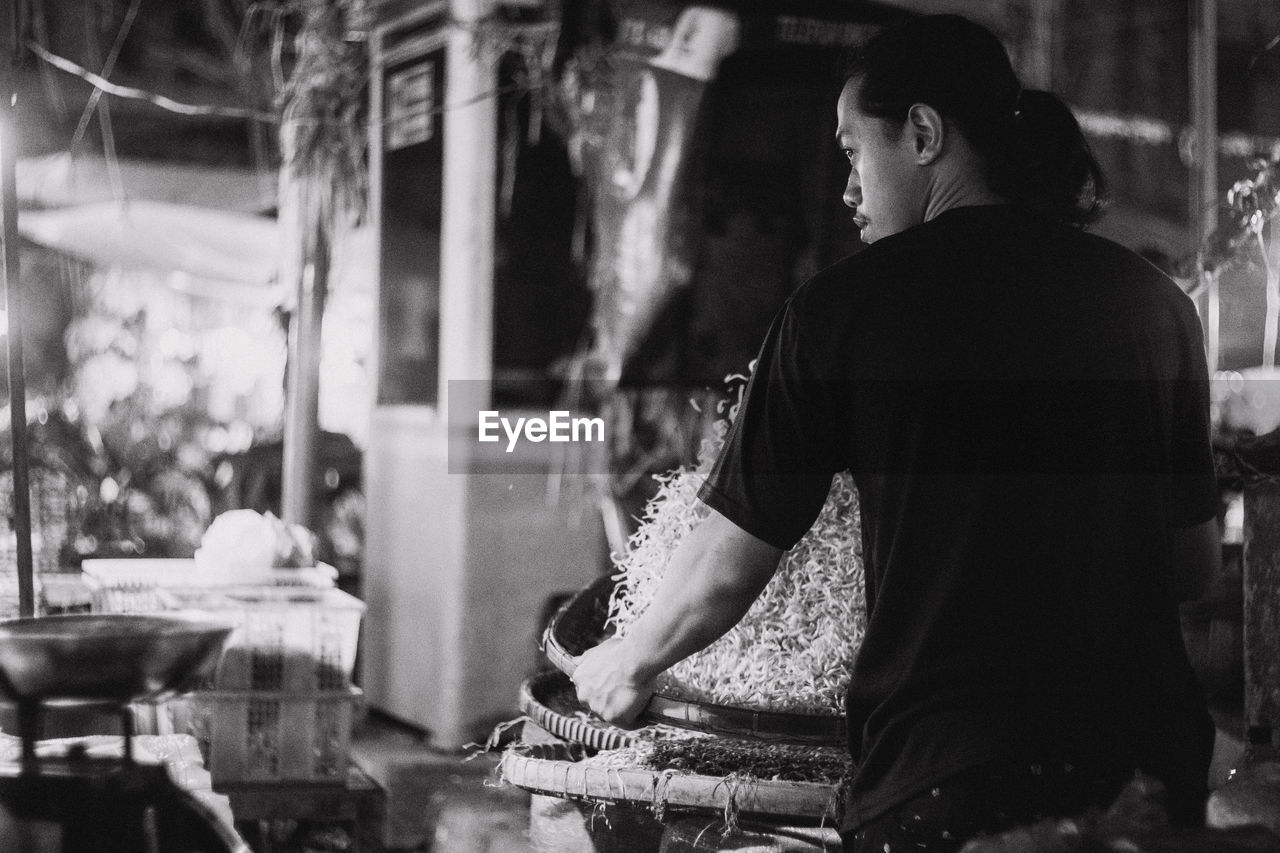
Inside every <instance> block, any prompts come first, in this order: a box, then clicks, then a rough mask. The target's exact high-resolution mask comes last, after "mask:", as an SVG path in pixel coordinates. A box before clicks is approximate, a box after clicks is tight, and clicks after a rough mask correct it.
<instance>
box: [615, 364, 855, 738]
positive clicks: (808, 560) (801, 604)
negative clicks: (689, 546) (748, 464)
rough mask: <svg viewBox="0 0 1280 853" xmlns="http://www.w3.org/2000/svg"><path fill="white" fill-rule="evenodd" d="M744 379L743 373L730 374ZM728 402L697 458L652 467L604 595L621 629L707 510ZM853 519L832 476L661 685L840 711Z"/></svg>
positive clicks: (770, 704) (851, 613)
mask: <svg viewBox="0 0 1280 853" xmlns="http://www.w3.org/2000/svg"><path fill="white" fill-rule="evenodd" d="M730 379H736V380H737V381H743V378H742V377H730ZM737 408H738V407H737V406H734V407H733V408H732V409H730V410H729V412H728V413H727V414H726V416H725V417H724V418H721V419H719V420H717V421H716V422H715V423H714V424H713V432H712V435H711V437H710V438H708V439H707V440H705V441H704V442H703V445H702V448H701V452H700V453H699V459H698V464H697V465H696V466H694V467H690V466H681V467H680V468H677V469H675V470H674V471H670V472H668V473H666V474H661V475H657V476H656V478H655V479H656V480H657V481H658V484H659V487H658V491H657V494H655V495H654V497H653V499H652V500H650V501H649V503H648V504H647V505H646V507H645V510H644V517H643V519H642V521H641V524H640V527H639V529H637V531H636V532H635V533H634V534H633V535H632V537H631V539H630V540H629V542H628V546H629V547H628V550H627V552H626V553H625V554H621V555H619V554H614V555H613V561H614V567H615V569H616V570H617V575H616V576H617V577H619V578H620V583H619V584H618V585H617V587H616V589H615V590H614V593H613V596H612V598H611V599H610V602H609V622H610V624H611V625H612V626H613V627H614V628H615V629H616V632H617V633H618V634H619V635H624V636H625V634H626V632H627V628H628V627H629V626H630V625H632V624H633V623H634V622H635V620H636V619H637V618H639V616H640V615H641V614H642V613H643V612H644V611H645V609H646V608H647V607H648V606H649V604H650V602H651V601H652V600H653V596H654V593H655V592H656V590H657V585H658V582H659V581H660V580H661V579H662V574H663V572H664V571H666V567H667V564H668V562H669V561H670V558H671V554H672V552H673V551H674V550H675V548H676V545H677V544H679V542H680V540H681V539H683V538H684V537H685V536H686V535H687V534H688V533H689V531H690V530H692V529H693V528H694V527H695V526H696V525H697V524H698V523H699V522H700V521H701V520H702V519H703V518H705V517H706V515H707V513H708V512H709V510H708V509H707V507H706V506H705V505H704V504H702V503H701V502H700V501H698V500H697V493H698V489H699V488H700V487H701V486H702V483H703V481H704V480H705V479H706V477H707V475H708V474H709V473H710V471H711V467H712V465H713V464H714V462H715V459H716V456H717V455H718V454H719V452H720V449H721V448H722V447H723V446H724V442H725V436H726V435H727V434H728V431H729V424H730V423H731V422H732V420H733V416H734V415H735V414H736V412H737ZM865 614H866V607H865V597H864V574H863V564H862V535H861V518H860V515H859V512H858V494H857V490H856V488H855V487H854V483H853V478H852V477H851V476H850V475H849V474H848V473H847V472H846V473H841V474H838V475H836V476H835V477H834V478H832V481H831V491H830V492H829V494H828V495H827V501H826V504H825V505H824V506H823V508H822V511H821V513H820V514H819V516H818V518H817V520H816V521H815V522H814V524H813V526H812V527H811V528H810V530H809V532H808V533H806V534H805V536H804V538H802V539H801V540H800V542H798V543H797V544H796V545H795V547H793V548H792V549H791V550H790V551H787V552H786V553H785V554H784V555H783V557H782V561H781V563H780V565H779V568H778V572H777V574H775V575H774V577H773V579H772V580H771V581H770V582H769V584H768V586H767V587H766V588H765V590H764V592H763V594H762V595H761V596H760V598H759V599H757V600H756V602H755V604H754V605H752V607H751V610H750V611H749V612H748V613H747V615H746V616H745V617H744V618H743V619H742V621H741V622H739V623H738V625H736V626H735V627H734V628H733V629H731V630H730V631H729V632H728V633H727V634H725V635H724V636H723V637H721V638H720V639H719V640H717V641H716V642H715V643H713V644H712V645H711V646H709V647H708V648H706V649H705V650H703V651H702V652H700V653H698V654H696V655H692V656H691V657H689V658H686V659H685V660H683V661H681V662H680V663H678V664H676V665H675V666H673V667H672V668H671V669H670V670H668V671H667V673H666V674H665V675H664V681H663V683H662V685H661V689H662V690H663V692H665V693H668V694H671V695H675V696H678V697H680V698H683V699H688V700H693V701H701V702H711V703H716V704H721V705H734V706H739V707H745V708H752V709H756V710H769V711H779V712H792V713H830V714H839V713H842V710H843V700H844V693H845V690H846V688H847V687H848V684H849V674H850V671H851V669H852V665H853V657H854V654H855V653H856V652H857V649H858V646H859V644H860V643H861V642H862V636H863V633H864V631H865V629H866V615H865Z"/></svg>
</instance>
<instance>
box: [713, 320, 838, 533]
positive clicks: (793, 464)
mask: <svg viewBox="0 0 1280 853" xmlns="http://www.w3.org/2000/svg"><path fill="white" fill-rule="evenodd" d="M798 313H799V312H798V311H797V309H796V305H795V300H794V298H793V299H792V300H789V301H788V302H787V304H786V305H785V306H784V307H783V309H782V311H781V312H779V314H778V315H777V316H776V317H775V318H774V320H773V323H772V325H771V326H770V328H769V332H768V334H767V335H766V336H765V340H764V344H763V345H762V346H761V348H760V355H759V357H758V358H757V360H756V367H755V370H754V372H753V373H752V375H751V379H750V380H749V381H748V383H747V388H746V391H745V392H744V394H743V398H742V404H741V406H740V407H739V409H738V413H737V415H736V417H735V418H734V421H733V425H732V427H731V428H730V430H729V434H728V436H727V438H726V441H725V446H724V448H723V449H722V450H721V452H720V456H719V457H718V458H717V460H716V463H715V466H714V467H713V468H712V471H711V474H710V476H709V477H708V478H707V481H706V482H705V483H704V484H703V486H702V488H701V490H700V491H699V493H698V497H699V498H700V499H701V500H702V501H703V502H704V503H706V504H707V505H708V506H710V507H711V508H713V509H715V510H716V511H718V512H719V513H721V514H722V515H724V516H725V517H726V518H728V519H729V520H730V521H732V522H733V523H735V524H737V525H738V526H739V527H741V528H742V529H743V530H745V531H747V532H748V533H750V534H752V535H753V536H755V537H757V538H759V539H762V540H764V541H765V542H768V543H769V544H770V545H773V546H774V547H777V548H782V549H784V550H785V549H787V548H790V547H791V546H793V545H795V543H796V542H798V541H799V540H800V538H801V537H802V536H804V534H805V533H806V532H807V531H808V530H809V528H810V526H812V524H813V522H814V519H816V518H817V517H818V513H819V512H821V510H822V505H823V503H824V502H825V501H826V497H827V493H828V492H829V491H830V488H831V477H832V476H833V475H834V474H835V473H836V472H837V471H838V470H839V469H840V467H841V466H839V465H838V464H837V463H836V462H835V460H836V459H837V458H838V456H839V452H838V447H839V443H838V441H837V440H836V439H835V438H833V435H832V433H833V428H834V423H833V420H832V417H831V414H832V413H831V411H830V401H829V400H828V399H827V391H826V389H825V388H824V382H823V381H822V378H821V375H820V374H819V372H818V371H816V370H814V369H813V363H814V360H815V354H814V353H812V352H811V349H812V347H811V346H810V344H809V341H808V340H807V338H806V336H805V335H804V334H802V332H801V327H802V325H803V323H802V321H801V318H800V317H799V316H798Z"/></svg>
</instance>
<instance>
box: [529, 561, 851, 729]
mask: <svg viewBox="0 0 1280 853" xmlns="http://www.w3.org/2000/svg"><path fill="white" fill-rule="evenodd" d="M615 584H616V581H615V579H614V578H613V577H610V576H608V575H603V576H601V577H599V578H597V579H596V580H595V581H594V582H593V583H591V585H589V586H587V587H586V588H584V589H582V590H581V591H580V592H578V593H577V594H576V595H575V596H574V597H573V598H571V599H570V600H569V601H568V602H566V603H565V605H564V606H563V607H562V608H560V610H559V611H558V612H557V613H556V615H555V616H554V617H553V618H552V620H551V623H550V624H549V625H548V626H547V630H546V632H545V634H544V635H543V646H544V648H545V650H546V653H547V658H548V659H549V660H550V661H551V662H552V663H553V664H554V665H555V666H556V668H557V669H559V670H560V671H561V672H563V673H564V674H566V675H572V674H573V671H574V669H575V668H576V667H577V665H578V656H579V655H581V654H582V653H583V652H584V651H586V650H587V649H589V648H591V647H593V646H595V645H598V644H599V643H600V641H601V640H603V639H605V638H607V637H608V636H609V632H608V630H607V629H606V626H605V622H606V620H607V618H608V614H609V596H610V595H611V594H612V592H613V587H614V585H615ZM641 719H642V720H643V721H645V722H647V723H661V724H664V725H670V726H679V727H681V728H686V729H693V730H695V731H701V732H708V733H710V734H721V735H727V736H730V737H737V738H756V739H760V740H769V741H778V742H781V743H804V744H814V745H824V746H840V745H843V744H844V743H846V729H845V718H844V716H843V715H835V714H796V713H789V712H780V711H759V710H754V709H751V708H739V707H735V706H732V705H717V704H714V703H710V702H696V701H691V700H686V699H681V698H679V697H676V696H669V695H666V694H663V693H655V694H654V696H653V698H652V699H651V700H650V701H649V705H648V707H647V708H645V710H644V713H643V714H641Z"/></svg>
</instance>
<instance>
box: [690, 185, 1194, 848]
mask: <svg viewBox="0 0 1280 853" xmlns="http://www.w3.org/2000/svg"><path fill="white" fill-rule="evenodd" d="M844 469H848V470H850V471H851V472H852V473H853V475H854V479H855V482H856V484H857V487H858V491H859V496H860V499H861V508H862V530H863V537H864V552H863V553H864V555H865V561H866V574H867V609H868V621H867V630H866V635H865V639H864V641H863V644H862V647H861V649H860V650H859V652H858V655H857V658H856V660H855V663H854V668H853V676H852V683H851V685H850V688H849V693H848V697H847V703H846V708H847V712H848V720H849V732H850V738H849V739H850V743H849V747H850V750H851V753H852V756H853V759H854V762H855V765H856V768H857V769H856V774H855V777H854V779H853V782H852V788H851V792H850V797H849V801H848V808H847V809H846V817H845V821H844V826H845V828H846V829H849V828H854V827H856V826H858V825H860V824H862V823H865V822H866V821H868V820H871V819H873V818H875V817H877V816H879V815H880V814H882V813H884V812H885V811H887V810H889V809H890V808H892V807H893V806H894V805H896V804H898V803H900V802H902V801H904V800H905V799H907V798H909V797H910V796H912V795H913V794H916V793H919V792H920V791H923V790H925V789H927V788H930V787H932V786H933V785H935V784H937V783H938V782H940V781H941V780H943V779H945V778H946V777H947V776H949V775H952V774H954V773H956V772H959V771H961V770H964V769H966V768H969V767H973V766H977V765H979V764H983V763H986V762H988V761H1000V760H1010V761H1021V760H1027V761H1031V762H1035V761H1041V760H1046V761H1053V760H1057V761H1062V762H1073V763H1075V764H1076V765H1077V766H1083V767H1089V768H1092V769H1093V770H1103V771H1124V770H1126V769H1134V768H1141V769H1143V770H1144V771H1146V772H1148V773H1151V774H1153V775H1156V776H1158V777H1160V778H1162V779H1163V780H1164V781H1165V783H1166V785H1168V786H1170V787H1171V788H1172V790H1173V793H1174V794H1175V796H1181V797H1183V798H1188V797H1190V798H1194V797H1195V796H1197V795H1198V794H1201V793H1203V789H1204V780H1205V776H1206V772H1207V765H1208V760H1209V756H1210V752H1211V750H1212V726H1211V724H1210V722H1209V718H1208V716H1207V713H1206V710H1205V704H1204V698H1203V695H1202V693H1201V691H1200V689H1199V687H1198V686H1197V684H1196V683H1195V679H1194V677H1193V675H1192V673H1191V669H1190V667H1189V665H1188V662H1187V656H1186V652H1185V649H1184V647H1183V643H1182V637H1181V633H1180V628H1179V621H1178V613H1177V600H1176V595H1175V592H1174V590H1173V588H1172V587H1173V580H1172V577H1171V559H1170V555H1171V551H1170V548H1171V545H1170V536H1169V528H1170V527H1171V526H1190V525H1193V524H1197V523H1200V522H1203V521H1205V520H1207V519H1209V518H1211V517H1212V516H1213V515H1214V513H1215V512H1216V509H1217V491H1216V486H1215V480H1214V475H1213V465H1212V457H1211V453H1210V449H1209V423H1208V383H1207V376H1206V366H1205V357H1204V352H1203V348H1202V342H1201V332H1200V326H1199V323H1198V320H1197V317H1196V314H1195V309H1194V306H1193V305H1192V303H1191V301H1190V300H1189V299H1188V298H1187V297H1186V296H1185V295H1184V294H1183V293H1182V292H1181V291H1180V290H1179V289H1178V287H1177V286H1176V285H1175V284H1174V283H1173V282H1172V281H1170V280H1169V279H1168V278H1167V277H1166V276H1164V275H1163V274H1161V273H1160V272H1159V271H1157V270H1156V269H1155V268H1154V267H1152V266H1151V265H1150V264H1148V263H1147V262H1145V261H1144V260H1142V259H1141V258H1139V257H1137V256H1136V255H1134V254H1133V253H1131V252H1129V251H1127V250H1125V249H1123V248H1121V247H1119V246H1117V245H1115V244H1114V243H1110V242H1108V241H1106V240H1103V239H1101V238H1098V237H1094V236H1091V235H1088V234H1084V233H1082V232H1080V231H1078V230H1076V229H1073V228H1070V227H1066V226H1061V225H1058V224H1055V223H1053V222H1051V221H1049V220H1048V219H1046V218H1043V217H1041V216H1039V215H1037V214H1035V213H1033V212H1031V211H1027V210H1022V209H1019V208H1017V207H1013V206H989V207H968V208H958V209H953V210H950V211H948V212H946V213H943V214H941V215H940V216H938V217H936V218H935V219H933V220H931V221H929V222H927V223H925V224H923V225H920V226H917V227H915V228H911V229H909V230H907V231H905V232H902V233H900V234H897V235H894V236H891V237H888V238H885V239H883V240H880V241H878V242H876V243H875V244H874V245H871V246H869V247H868V248H867V249H865V250H864V251H862V252H861V253H859V254H857V255H854V256H851V257H849V258H846V259H844V260H843V261H840V262H839V263H837V264H835V265H834V266H832V267H830V268H828V269H826V270H824V271H823V272H821V273H819V274H818V275H817V276H815V277H814V278H813V279H812V280H810V281H809V282H807V283H806V284H805V285H803V286H802V287H800V288H799V289H798V290H797V291H796V292H795V294H794V295H793V296H792V297H791V298H790V299H789V300H788V302H787V304H786V306H785V307H784V309H783V310H782V311H781V312H780V313H779V315H778V316H777V318H776V319H775V320H774V323H773V325H772V327H771V329H770V331H769V333H768V335H767V337H766V339H765V342H764V345H763V348H762V349H761V353H760V359H759V362H758V364H757V365H756V368H755V372H754V375H753V376H752V379H751V382H750V384H749V385H748V389H747V392H746V395H745V398H744V402H743V405H742V408H741V410H740V411H739V412H738V415H737V418H736V420H735V422H734V425H733V428H732V431H731V433H730V436H729V439H728V443H727V446H726V447H725V449H724V451H723V453H722V454H721V456H720V458H719V459H718V461H717V463H716V466H715V468H714V470H713V472H712V474H711V476H710V478H709V480H708V482H707V483H706V484H705V485H704V487H703V489H702V491H701V493H700V497H701V498H702V500H703V501H705V502H706V503H707V504H709V505H710V506H711V507H713V508H715V509H716V510H717V511H719V512H720V513H722V514H723V515H725V516H727V517H728V518H729V519H731V520H732V521H734V522H735V523H737V524H738V525H739V526H740V527H742V528H744V529H745V530H747V531H748V532H750V533H752V534H754V535H755V536H757V537H759V538H760V539H763V540H764V541H766V542H769V543H771V544H773V545H775V546H777V547H780V548H787V547H790V546H791V545H793V544H794V543H795V542H796V541H797V540H798V539H799V538H800V537H801V536H802V535H803V534H804V533H805V531H806V530H808V528H809V526H810V525H811V524H812V522H813V520H814V518H816V516H817V513H818V512H819V510H820V509H821V506H822V503H823V501H824V499H825V496H826V494H827V490H828V487H829V485H830V481H831V477H832V475H833V473H835V472H837V471H841V470H844Z"/></svg>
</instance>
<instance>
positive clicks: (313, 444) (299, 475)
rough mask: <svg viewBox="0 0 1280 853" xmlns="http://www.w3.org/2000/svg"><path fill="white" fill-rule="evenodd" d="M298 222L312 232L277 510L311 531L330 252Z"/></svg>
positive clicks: (321, 236)
mask: <svg viewBox="0 0 1280 853" xmlns="http://www.w3.org/2000/svg"><path fill="white" fill-rule="evenodd" d="M285 171H286V172H287V171H288V170H285ZM296 181H297V178H296V177H295V178H292V179H291V180H286V181H285V184H286V186H289V185H290V184H292V183H293V182H296ZM286 191H288V190H286ZM300 224H301V227H302V228H304V229H310V232H311V233H310V234H304V235H303V243H304V246H305V247H306V248H304V249H303V250H302V264H301V270H299V271H298V274H297V276H296V278H297V305H296V307H295V308H294V311H293V316H292V317H291V318H290V321H289V360H288V364H289V375H288V377H287V395H286V402H285V419H284V449H283V453H284V460H283V467H282V472H281V478H282V479H281V496H280V502H281V507H280V511H281V515H282V516H283V518H284V520H285V521H287V522H290V523H292V524H300V525H302V526H304V527H307V528H310V527H311V522H312V518H311V514H312V506H313V504H314V501H315V495H314V492H315V488H314V481H315V470H316V449H317V445H318V439H319V432H320V427H319V420H320V360H321V356H322V346H321V329H322V326H323V321H324V305H325V298H326V295H327V293H328V290H329V260H330V258H329V254H330V253H329V235H328V234H327V233H326V226H325V224H324V223H322V222H309V223H308V222H307V221H306V220H305V219H304V220H303V222H302V223H300Z"/></svg>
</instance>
